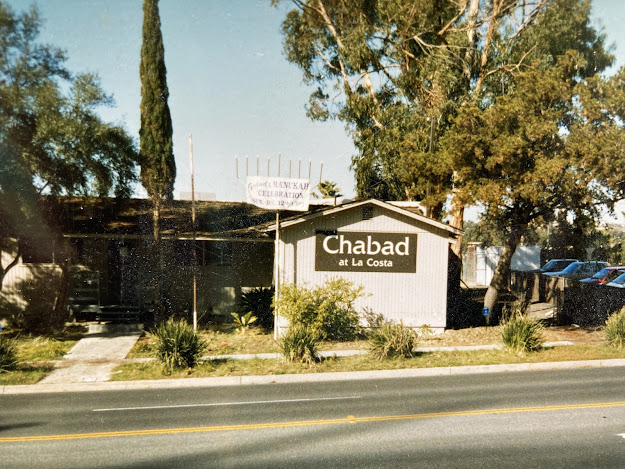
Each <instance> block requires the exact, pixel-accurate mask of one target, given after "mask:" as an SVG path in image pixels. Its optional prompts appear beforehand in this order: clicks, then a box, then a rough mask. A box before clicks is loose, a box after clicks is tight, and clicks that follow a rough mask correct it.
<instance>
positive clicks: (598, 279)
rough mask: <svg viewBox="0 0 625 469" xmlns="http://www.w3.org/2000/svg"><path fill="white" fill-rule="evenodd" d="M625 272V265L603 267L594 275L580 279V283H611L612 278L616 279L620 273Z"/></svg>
mask: <svg viewBox="0 0 625 469" xmlns="http://www.w3.org/2000/svg"><path fill="white" fill-rule="evenodd" d="M624 273H625V266H623V265H620V266H613V267H606V268H605V269H601V270H600V271H599V272H597V273H596V274H595V275H593V276H592V277H588V278H583V279H581V280H580V283H591V284H593V283H594V284H606V283H610V282H611V281H612V280H614V279H616V278H617V277H618V276H619V275H621V274H624Z"/></svg>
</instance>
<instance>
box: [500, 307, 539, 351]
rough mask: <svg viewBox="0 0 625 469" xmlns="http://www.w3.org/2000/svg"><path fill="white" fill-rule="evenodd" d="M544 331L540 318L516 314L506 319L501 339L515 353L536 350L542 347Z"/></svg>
mask: <svg viewBox="0 0 625 469" xmlns="http://www.w3.org/2000/svg"><path fill="white" fill-rule="evenodd" d="M542 332H543V326H542V324H541V323H540V322H539V321H538V320H536V319H531V318H528V317H527V316H523V315H520V314H515V315H512V316H509V317H508V319H506V320H505V321H504V324H503V328H502V331H501V339H502V340H503V343H504V345H505V346H506V348H508V349H509V350H511V351H513V352H515V353H519V354H522V353H525V352H535V351H538V350H540V349H541V348H542V345H543V338H542Z"/></svg>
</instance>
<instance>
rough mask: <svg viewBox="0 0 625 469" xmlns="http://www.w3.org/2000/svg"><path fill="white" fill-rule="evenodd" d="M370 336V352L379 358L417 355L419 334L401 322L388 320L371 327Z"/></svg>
mask: <svg viewBox="0 0 625 469" xmlns="http://www.w3.org/2000/svg"><path fill="white" fill-rule="evenodd" d="M368 336H369V352H370V353H371V355H372V356H373V357H374V358H376V359H378V360H384V359H387V358H399V357H402V358H412V357H414V356H415V348H416V346H417V340H418V335H417V333H416V332H415V331H414V330H412V328H410V327H406V326H404V325H403V324H402V323H401V322H400V323H398V324H396V323H393V322H388V321H387V322H385V323H384V324H382V325H381V326H380V327H377V328H373V329H371V330H370V331H369V333H368Z"/></svg>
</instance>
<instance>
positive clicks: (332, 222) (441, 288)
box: [279, 206, 449, 328]
mask: <svg viewBox="0 0 625 469" xmlns="http://www.w3.org/2000/svg"><path fill="white" fill-rule="evenodd" d="M361 214H362V207H361V206H357V207H354V208H352V209H347V210H345V211H343V212H338V213H336V214H334V215H330V216H322V217H319V218H316V219H313V220H309V221H306V222H302V223H299V224H296V225H293V226H291V227H287V228H284V229H283V230H282V231H281V239H280V253H279V256H280V258H279V259H280V271H281V282H287V283H297V284H301V285H308V286H312V285H318V284H321V283H323V282H324V281H325V280H326V279H329V278H333V277H339V276H340V277H343V278H345V279H346V280H349V281H352V282H353V283H354V284H356V285H362V286H363V287H364V289H365V292H366V294H367V296H365V297H363V298H361V299H359V300H358V302H357V304H356V306H357V308H358V309H362V308H365V307H367V308H371V309H373V311H374V312H376V313H382V314H384V316H385V317H386V318H388V319H391V320H395V321H399V320H402V321H403V323H404V325H407V326H411V327H419V326H421V325H423V324H428V325H429V326H431V327H433V328H444V327H445V326H446V316H447V262H448V252H449V251H448V250H449V243H448V234H447V232H445V231H443V230H441V229H439V228H435V227H432V226H430V225H428V224H426V223H422V222H418V221H416V220H414V219H411V218H408V217H405V216H402V215H400V214H397V213H395V212H392V211H390V210H387V209H384V208H382V207H378V206H376V207H375V208H374V217H373V218H372V219H370V220H362V216H361ZM316 230H338V231H339V232H341V231H344V232H345V231H347V232H364V233H373V232H382V233H415V234H417V253H416V264H417V265H416V273H391V272H318V271H315V232H316Z"/></svg>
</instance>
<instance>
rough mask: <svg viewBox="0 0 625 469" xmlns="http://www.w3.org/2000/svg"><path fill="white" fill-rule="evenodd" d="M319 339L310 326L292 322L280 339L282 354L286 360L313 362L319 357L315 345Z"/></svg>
mask: <svg viewBox="0 0 625 469" xmlns="http://www.w3.org/2000/svg"><path fill="white" fill-rule="evenodd" d="M320 340H321V339H320V337H319V333H318V332H317V331H316V330H314V329H313V328H312V327H310V326H306V325H303V324H293V325H292V326H290V327H289V329H288V330H287V332H286V334H285V335H284V337H282V339H281V341H280V347H281V348H282V355H284V358H286V359H287V360H288V361H292V362H302V363H308V364H311V363H314V362H316V361H317V360H318V359H319V357H318V355H317V345H318V344H319V342H320Z"/></svg>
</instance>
